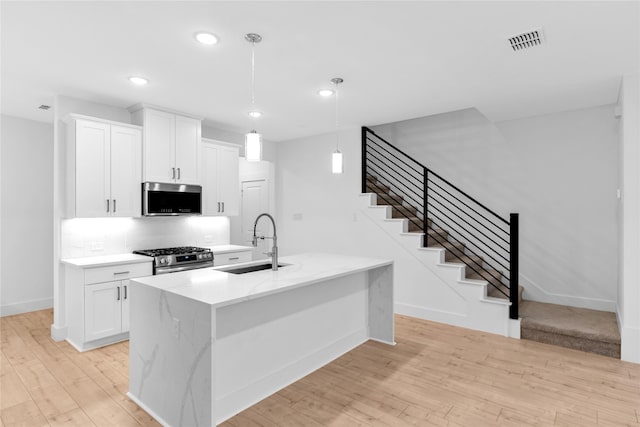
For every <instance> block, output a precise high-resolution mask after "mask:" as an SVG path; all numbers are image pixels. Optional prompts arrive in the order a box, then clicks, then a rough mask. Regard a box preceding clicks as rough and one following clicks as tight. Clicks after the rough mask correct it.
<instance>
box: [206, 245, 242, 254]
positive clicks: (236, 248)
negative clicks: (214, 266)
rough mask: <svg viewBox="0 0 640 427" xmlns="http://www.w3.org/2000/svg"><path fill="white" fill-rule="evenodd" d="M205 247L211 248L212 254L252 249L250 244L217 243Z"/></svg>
mask: <svg viewBox="0 0 640 427" xmlns="http://www.w3.org/2000/svg"><path fill="white" fill-rule="evenodd" d="M207 248H209V249H211V252H213V254H214V255H215V254H226V253H229V252H249V251H252V250H253V247H251V246H240V245H217V246H207Z"/></svg>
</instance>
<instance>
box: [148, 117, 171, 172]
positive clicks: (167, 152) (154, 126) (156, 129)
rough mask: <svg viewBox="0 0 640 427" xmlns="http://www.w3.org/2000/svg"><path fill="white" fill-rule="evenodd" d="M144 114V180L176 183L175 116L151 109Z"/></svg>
mask: <svg viewBox="0 0 640 427" xmlns="http://www.w3.org/2000/svg"><path fill="white" fill-rule="evenodd" d="M144 114H145V118H144V168H143V169H144V170H143V175H144V180H145V181H151V182H174V178H173V177H174V175H175V173H174V168H175V136H176V125H175V115H173V114H170V113H165V112H164V111H156V110H151V109H147V110H145V112H144Z"/></svg>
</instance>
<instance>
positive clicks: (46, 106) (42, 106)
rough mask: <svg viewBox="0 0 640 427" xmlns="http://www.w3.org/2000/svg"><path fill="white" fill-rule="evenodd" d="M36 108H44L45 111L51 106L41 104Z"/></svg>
mask: <svg viewBox="0 0 640 427" xmlns="http://www.w3.org/2000/svg"><path fill="white" fill-rule="evenodd" d="M38 108H39V109H40V110H45V111H46V110H48V109H50V108H51V105H45V104H41V105H40V106H39V107H38Z"/></svg>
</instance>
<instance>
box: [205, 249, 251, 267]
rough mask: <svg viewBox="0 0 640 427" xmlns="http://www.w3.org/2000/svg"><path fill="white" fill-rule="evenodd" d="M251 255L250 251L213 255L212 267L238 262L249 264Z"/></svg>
mask: <svg viewBox="0 0 640 427" xmlns="http://www.w3.org/2000/svg"><path fill="white" fill-rule="evenodd" d="M252 258H253V257H252V255H251V252H250V251H244V252H229V253H226V254H214V255H213V266H214V267H217V266H219V265H228V264H238V263H240V262H249V261H251V259H252Z"/></svg>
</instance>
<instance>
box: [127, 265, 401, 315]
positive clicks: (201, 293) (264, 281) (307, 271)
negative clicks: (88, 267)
mask: <svg viewBox="0 0 640 427" xmlns="http://www.w3.org/2000/svg"><path fill="white" fill-rule="evenodd" d="M264 262H265V260H262V261H253V262H248V263H243V264H234V265H233V267H234V268H235V267H239V266H247V265H254V264H261V263H264ZM279 263H280V264H288V265H286V266H284V267H280V268H279V269H278V271H272V270H270V269H269V270H263V271H256V272H252V273H247V274H233V273H226V272H224V271H219V270H217V269H214V268H201V269H197V270H189V271H182V272H179V273H173V274H162V275H158V276H147V277H140V278H136V279H132V280H131V281H132V282H134V283H136V285H137V284H138V283H139V284H143V285H147V286H152V287H154V288H157V289H161V290H164V291H167V292H171V293H173V294H176V295H181V296H184V297H187V298H190V299H193V300H196V301H199V302H203V303H205V304H210V305H211V306H218V307H219V306H225V305H230V304H233V303H236V302H240V301H245V300H250V299H254V298H259V297H263V296H266V295H269V294H274V293H278V292H282V291H284V290H290V289H294V288H297V287H302V286H308V285H311V284H314V283H317V282H322V281H325V280H328V279H334V278H337V277H341V276H346V275H349V274H353V273H357V272H361V271H366V270H371V269H374V268H377V267H384V266H390V265H392V264H393V261H391V260H384V259H376V258H364V257H354V256H345V255H333V254H316V253H309V254H300V255H291V256H286V257H281V258H280V259H279ZM229 267H231V266H224V267H222V268H229ZM218 268H220V267H218Z"/></svg>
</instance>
